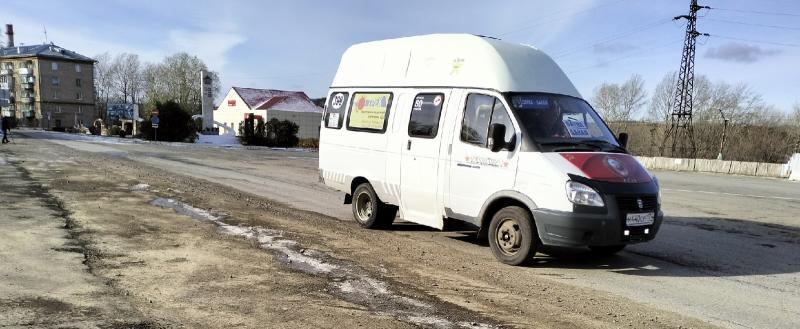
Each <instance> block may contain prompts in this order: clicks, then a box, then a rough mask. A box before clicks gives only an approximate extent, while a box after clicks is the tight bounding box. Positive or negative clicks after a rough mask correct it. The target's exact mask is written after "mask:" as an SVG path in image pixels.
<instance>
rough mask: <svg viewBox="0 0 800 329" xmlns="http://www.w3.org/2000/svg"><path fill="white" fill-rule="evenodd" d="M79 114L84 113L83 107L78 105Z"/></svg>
mask: <svg viewBox="0 0 800 329" xmlns="http://www.w3.org/2000/svg"><path fill="white" fill-rule="evenodd" d="M78 113H79V114H80V113H83V106H80V105H78Z"/></svg>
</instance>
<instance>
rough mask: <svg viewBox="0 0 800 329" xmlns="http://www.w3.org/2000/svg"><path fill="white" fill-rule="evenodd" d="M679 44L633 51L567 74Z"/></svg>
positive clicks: (675, 41)
mask: <svg viewBox="0 0 800 329" xmlns="http://www.w3.org/2000/svg"><path fill="white" fill-rule="evenodd" d="M679 42H683V39H677V40H674V41H671V42H668V43H665V44H662V45H659V46H656V47H647V48H645V49H642V50H639V51H635V52H633V53H630V54H627V55H625V56H620V57H616V58H612V59H609V60H605V61H602V62H600V63H598V64H595V65H591V66H586V67H582V68H579V69H576V70H571V71H568V72H567V73H570V74H572V73H577V72H582V71H585V70H589V69H593V68H599V67H603V66H606V65H608V64H611V63H614V62H618V61H621V60H623V59H628V58H631V57H633V56H636V55H639V54H642V53H652V51H653V50H656V49H661V48H666V47H669V46H672V45H674V44H676V43H679Z"/></svg>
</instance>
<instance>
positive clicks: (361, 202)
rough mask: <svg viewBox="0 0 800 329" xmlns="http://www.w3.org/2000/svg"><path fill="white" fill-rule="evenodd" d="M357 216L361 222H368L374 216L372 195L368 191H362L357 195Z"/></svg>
mask: <svg viewBox="0 0 800 329" xmlns="http://www.w3.org/2000/svg"><path fill="white" fill-rule="evenodd" d="M356 215H357V216H356V217H357V219H358V220H359V221H360V222H362V223H363V222H367V221H368V220H369V218H370V217H372V197H370V196H369V193H367V192H361V194H359V195H358V197H356Z"/></svg>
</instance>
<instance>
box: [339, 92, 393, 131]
mask: <svg viewBox="0 0 800 329" xmlns="http://www.w3.org/2000/svg"><path fill="white" fill-rule="evenodd" d="M391 107H392V93H390V92H363V93H353V100H352V101H351V102H350V110H349V111H348V113H347V130H354V131H365V132H373V133H384V132H385V131H386V125H387V121H388V119H389V109H390V108H391Z"/></svg>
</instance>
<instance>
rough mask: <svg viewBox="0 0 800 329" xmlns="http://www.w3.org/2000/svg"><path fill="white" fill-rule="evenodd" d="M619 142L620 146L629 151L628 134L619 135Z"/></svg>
mask: <svg viewBox="0 0 800 329" xmlns="http://www.w3.org/2000/svg"><path fill="white" fill-rule="evenodd" d="M617 141H619V146H622V148H625V149H627V148H628V133H619V138H617Z"/></svg>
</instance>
